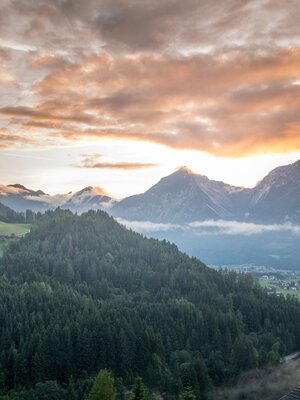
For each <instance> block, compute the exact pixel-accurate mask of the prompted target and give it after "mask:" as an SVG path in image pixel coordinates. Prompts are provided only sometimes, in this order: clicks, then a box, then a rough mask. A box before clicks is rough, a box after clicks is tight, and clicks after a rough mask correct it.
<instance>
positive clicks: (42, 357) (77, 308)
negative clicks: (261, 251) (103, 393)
mask: <svg viewBox="0 0 300 400" xmlns="http://www.w3.org/2000/svg"><path fill="white" fill-rule="evenodd" d="M0 304H1V309H0V317H1V332H2V335H0V347H1V363H0V375H1V377H2V378H1V379H2V383H1V384H2V389H1V390H2V392H1V393H0V399H3V400H4V399H6V400H7V399H8V400H13V399H14V400H21V399H22V400H23V399H28V400H29V399H48V398H49V399H50V398H53V399H54V398H55V399H62V400H67V399H68V400H70V399H78V400H83V399H86V398H87V397H86V393H84V391H85V390H86V389H84V388H86V387H90V386H89V382H91V381H89V379H90V378H92V377H93V376H95V374H97V372H98V371H99V370H100V369H102V368H107V369H109V370H110V371H111V372H112V373H113V374H114V376H115V377H118V378H121V379H118V380H119V385H124V386H125V388H126V387H127V388H128V386H130V385H132V380H133V378H134V377H135V376H141V377H142V378H143V380H144V382H145V384H146V385H147V386H148V387H150V388H151V389H153V390H155V391H156V393H157V391H159V392H160V393H163V394H164V395H165V396H164V397H166V398H169V397H170V398H171V397H172V398H174V399H175V398H178V395H179V393H180V391H181V390H182V388H184V387H186V386H191V387H192V388H193V390H194V391H195V392H196V394H197V398H198V399H200V398H201V399H204V398H207V397H206V394H207V391H208V390H209V389H210V388H211V387H212V386H222V387H224V386H226V385H229V384H230V383H232V382H234V381H235V379H236V378H237V376H238V375H239V374H241V373H242V372H243V371H247V370H249V369H251V368H256V367H258V366H263V365H265V364H267V363H268V362H271V361H272V360H273V361H274V360H275V361H276V360H279V359H280V356H283V355H285V354H288V353H291V352H293V351H296V350H297V349H299V347H300V335H299V332H300V304H299V303H298V302H297V301H294V300H292V299H290V298H287V299H285V298H284V297H283V296H280V297H276V296H269V295H268V294H267V292H266V291H265V290H264V289H262V288H261V287H260V286H259V284H258V283H257V282H256V281H255V280H254V278H252V277H251V276H250V275H246V274H235V273H234V272H228V271H219V272H217V271H214V270H212V269H210V268H208V267H206V266H205V265H204V264H203V263H202V262H200V261H199V260H197V259H195V258H190V257H188V256H187V255H186V254H183V253H181V252H180V251H179V250H178V249H177V247H176V246H175V245H174V244H170V243H167V242H166V241H162V242H160V241H158V240H154V239H146V238H145V237H143V236H141V235H139V234H137V233H135V232H133V231H129V230H127V229H126V228H125V227H123V226H121V225H120V224H118V223H117V222H116V221H115V220H114V219H113V218H112V217H109V215H108V214H107V213H105V212H103V211H97V212H96V211H89V212H88V213H83V214H81V215H76V214H73V213H72V212H70V211H68V210H61V209H57V210H55V211H49V212H48V213H45V214H41V215H37V218H36V221H35V223H34V224H33V225H32V228H31V231H30V233H28V234H27V235H26V236H25V237H23V238H21V239H20V240H18V241H16V242H15V243H14V245H13V246H10V247H9V248H7V250H6V251H5V253H4V256H3V257H2V258H0ZM49 381H51V382H50V383H52V386H51V385H50V383H49ZM41 382H43V383H44V385H45V384H47V382H48V385H50V386H48V390H49V391H50V392H51V395H50V394H49V395H48V396H46V395H42V394H41V390H42V388H43V387H42V386H41V385H42V384H41ZM71 384H72V386H73V388H72V391H73V392H74V390H76V391H78V396H75V395H73V394H74V393H73V394H72V391H71V388H69V389H70V391H69V394H66V396H64V397H63V396H58V395H56V389H57V385H60V387H61V388H64V390H65V389H66V388H67V387H69V386H70V385H71ZM55 385H56V386H55ZM53 386H54V387H53ZM75 388H76V389H75ZM80 388H81V389H80ZM26 390H27V391H28V392H27V393H26ZM9 391H11V392H9ZM17 391H19V392H17ZM21 391H22V392H21ZM29 391H34V392H29ZM2 393H3V395H2ZM70 393H71V394H72V396H71V395H70ZM54 394H55V395H54Z"/></svg>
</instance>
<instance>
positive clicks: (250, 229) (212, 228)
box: [118, 218, 300, 236]
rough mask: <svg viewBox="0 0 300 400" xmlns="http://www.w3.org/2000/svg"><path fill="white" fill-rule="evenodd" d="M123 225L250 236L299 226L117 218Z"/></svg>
mask: <svg viewBox="0 0 300 400" xmlns="http://www.w3.org/2000/svg"><path fill="white" fill-rule="evenodd" d="M118 221H119V222H120V223H122V224H123V225H125V226H127V227H128V228H131V229H133V230H136V231H138V232H141V233H145V232H159V231H174V230H181V231H185V232H190V233H194V234H196V235H204V236H205V235H243V236H252V235H260V234H264V233H268V232H290V233H293V234H296V235H300V226H299V225H293V224H290V223H285V224H269V225H264V224H255V223H252V222H238V221H226V220H206V221H194V222H191V223H189V224H181V225H180V224H163V223H154V222H151V221H128V220H125V219H121V218H119V219H118Z"/></svg>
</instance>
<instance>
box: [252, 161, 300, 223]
mask: <svg viewBox="0 0 300 400" xmlns="http://www.w3.org/2000/svg"><path fill="white" fill-rule="evenodd" d="M248 213H249V218H250V219H252V220H255V221H260V222H270V223H273V222H283V221H291V222H297V223H299V222H300V160H298V161H296V162H295V163H293V164H290V165H285V166H282V167H278V168H275V169H274V170H273V171H271V172H270V173H269V174H268V175H267V176H266V177H265V178H264V179H263V180H262V181H261V182H260V183H258V185H257V186H256V187H255V188H254V189H252V191H251V199H250V204H249V208H248Z"/></svg>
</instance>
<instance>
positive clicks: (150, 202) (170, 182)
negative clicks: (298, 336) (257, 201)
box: [111, 167, 242, 223]
mask: <svg viewBox="0 0 300 400" xmlns="http://www.w3.org/2000/svg"><path fill="white" fill-rule="evenodd" d="M241 191H242V189H241V188H238V187H234V186H230V185H227V184H225V183H223V182H218V181H212V180H210V179H208V178H207V177H206V176H203V175H197V174H194V173H192V172H191V171H190V170H188V169H187V168H185V167H183V168H180V169H179V170H177V171H176V172H174V173H173V174H171V175H169V176H167V177H165V178H162V179H161V180H160V181H159V182H158V183H157V184H156V185H154V186H153V187H151V188H150V189H149V190H147V191H146V192H145V193H142V194H140V195H135V196H131V197H128V198H126V199H124V200H122V201H120V202H119V203H117V204H115V205H114V206H113V208H112V210H111V213H112V214H113V215H114V216H117V217H122V218H125V219H130V220H149V221H154V222H172V223H174V222H175V223H182V222H191V221H195V220H205V219H226V218H230V217H231V216H232V215H233V213H234V207H235V203H234V201H233V197H234V195H238V194H239V193H241Z"/></svg>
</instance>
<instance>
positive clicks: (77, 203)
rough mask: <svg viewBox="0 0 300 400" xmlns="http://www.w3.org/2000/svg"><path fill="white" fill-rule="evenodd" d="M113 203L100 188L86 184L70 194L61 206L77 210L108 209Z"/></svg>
mask: <svg viewBox="0 0 300 400" xmlns="http://www.w3.org/2000/svg"><path fill="white" fill-rule="evenodd" d="M113 203H114V200H113V199H112V198H111V197H110V196H108V195H107V193H106V192H105V191H104V190H103V189H102V188H99V187H93V186H88V187H86V188H84V189H82V190H80V191H79V192H75V193H74V194H72V195H71V197H70V198H69V200H68V201H67V202H66V203H64V204H63V205H62V208H68V209H70V210H73V211H79V212H83V211H88V210H91V209H92V210H100V209H101V210H104V209H105V210H108V209H109V208H110V207H111V206H112V204H113Z"/></svg>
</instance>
